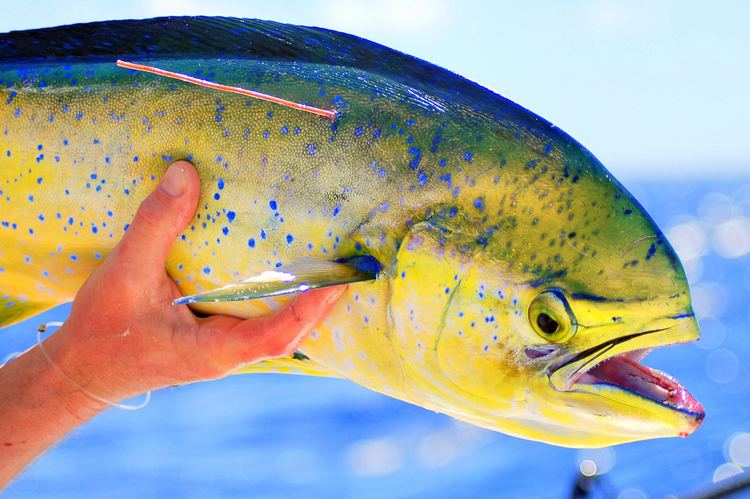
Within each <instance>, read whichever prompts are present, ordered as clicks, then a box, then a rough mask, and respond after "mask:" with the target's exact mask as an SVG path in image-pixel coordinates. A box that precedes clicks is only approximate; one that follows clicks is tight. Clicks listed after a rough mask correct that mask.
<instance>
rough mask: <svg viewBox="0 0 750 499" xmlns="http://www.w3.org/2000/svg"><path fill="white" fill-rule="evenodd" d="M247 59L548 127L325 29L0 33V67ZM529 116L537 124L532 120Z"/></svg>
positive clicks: (172, 22) (215, 26)
mask: <svg viewBox="0 0 750 499" xmlns="http://www.w3.org/2000/svg"><path fill="white" fill-rule="evenodd" d="M191 56H193V57H195V58H204V57H205V58H223V59H228V58H246V59H261V60H266V61H280V62H295V63H314V64H326V65H333V66H340V67H350V68H354V69H359V70H363V71H368V72H371V73H375V74H378V75H381V76H384V77H387V78H390V79H392V80H395V81H399V82H402V83H405V84H406V85H409V86H411V87H412V88H415V89H418V90H422V91H425V92H426V93H427V94H428V95H438V96H440V97H442V98H444V99H446V100H447V101H451V102H460V103H464V104H466V105H469V106H471V107H474V108H475V109H477V110H481V111H483V112H486V113H488V114H489V115H491V116H495V117H496V119H501V120H503V119H507V120H508V121H512V120H513V119H515V121H516V123H517V122H518V120H519V119H524V118H527V121H528V125H529V126H530V127H534V128H536V127H538V126H539V125H540V124H546V122H544V120H541V119H540V118H538V117H537V116H535V115H533V114H531V113H529V112H528V111H526V110H525V109H523V108H522V107H521V106H518V105H517V104H515V103H513V102H511V101H510V100H508V99H505V98H504V97H501V96H499V95H497V94H495V93H494V92H491V91H490V90H487V89H486V88H484V87H482V86H480V85H477V84H476V83H474V82H472V81H470V80H467V79H465V78H463V77H461V76H459V75H457V74H455V73H452V72H450V71H448V70H446V69H443V68H441V67H438V66H436V65H434V64H430V63H429V62H426V61H423V60H421V59H418V58H416V57H412V56H410V55H407V54H404V53H402V52H398V51H396V50H393V49H390V48H388V47H385V46H383V45H380V44H377V43H374V42H371V41H369V40H365V39H362V38H358V37H356V36H353V35H348V34H346V33H340V32H337V31H332V30H328V29H323V28H315V27H305V26H294V25H290V24H282V23H277V22H273V21H261V20H258V19H238V18H230V17H200V16H199V17H160V18H155V19H144V20H127V21H106V22H95V23H86V24H74V25H70V26H61V27H55V28H43V29H33V30H27V31H15V32H10V33H4V34H0V64H3V63H5V62H25V61H45V60H49V61H60V60H65V61H70V62H77V61H78V62H86V61H91V62H102V61H108V62H112V63H113V64H114V62H115V61H116V60H117V59H127V60H134V61H138V62H147V61H149V60H156V59H178V58H189V57H191ZM528 118H532V119H528Z"/></svg>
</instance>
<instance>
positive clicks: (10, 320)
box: [0, 291, 56, 329]
mask: <svg viewBox="0 0 750 499" xmlns="http://www.w3.org/2000/svg"><path fill="white" fill-rule="evenodd" d="M55 305H56V304H55V303H40V302H34V301H31V300H29V299H28V298H27V297H25V296H11V295H7V294H4V293H2V291H0V329H2V328H4V327H8V326H12V325H13V324H16V323H18V322H21V321H23V320H26V319H28V318H29V317H33V316H35V315H38V314H41V313H42V312H44V311H46V310H49V309H50V308H52V307H54V306H55Z"/></svg>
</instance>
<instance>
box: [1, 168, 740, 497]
mask: <svg viewBox="0 0 750 499" xmlns="http://www.w3.org/2000/svg"><path fill="white" fill-rule="evenodd" d="M628 187H629V189H630V190H631V191H632V192H633V193H634V194H635V195H636V197H637V198H638V199H639V200H640V201H641V202H642V203H643V204H644V205H645V206H646V207H647V209H648V210H649V212H650V213H651V214H652V215H653V217H654V218H655V220H656V221H657V223H658V224H659V225H660V226H661V227H662V228H663V229H665V230H666V231H667V232H668V233H669V232H670V231H671V232H672V233H673V234H677V236H678V237H677V239H679V240H680V241H681V242H680V244H679V245H677V244H676V246H678V247H677V249H678V252H681V253H684V254H685V255H687V257H688V258H687V260H686V268H687V269H688V275H689V278H690V279H691V281H692V284H691V286H692V288H693V293H694V296H695V308H696V312H697V315H698V317H699V319H700V320H701V322H702V323H704V329H705V333H704V338H703V339H702V340H701V341H700V342H699V343H697V344H691V345H683V346H679V347H674V348H668V349H664V350H658V351H654V352H653V353H651V354H650V355H649V357H648V358H647V360H646V364H648V365H650V366H654V367H658V368H659V369H662V370H665V371H667V372H669V373H671V374H673V375H675V376H676V377H677V378H678V379H680V380H681V381H682V382H683V383H684V384H685V385H686V386H687V387H688V388H689V389H690V391H691V392H692V393H693V395H694V396H695V397H696V398H697V399H698V400H700V401H701V402H702V404H703V406H704V408H705V411H706V415H707V416H706V420H705V422H704V424H703V426H702V427H701V428H700V429H699V430H698V431H697V432H696V433H695V434H694V435H692V436H690V437H689V438H686V439H680V438H673V439H661V440H653V441H647V442H638V443H633V444H628V445H622V446H617V447H615V448H613V449H606V450H604V451H578V450H574V449H563V448H557V447H552V446H549V445H545V444H541V443H537V442H529V441H524V440H520V439H516V438H512V437H508V436H505V435H502V434H499V433H493V432H490V431H485V430H480V429H477V428H474V427H472V426H469V425H466V424H463V423H457V422H455V421H454V420H452V419H451V418H449V417H447V416H443V415H440V414H435V413H432V412H429V411H426V410H424V409H421V408H418V407H414V406H411V405H408V404H405V403H402V402H399V401H396V400H393V399H390V398H388V397H385V396H382V395H379V394H376V393H374V392H371V391H368V390H366V389H364V388H361V387H359V386H357V385H355V384H352V383H350V382H347V381H343V380H332V379H315V378H306V377H298V376H283V375H251V376H234V377H230V378H228V379H225V380H221V381H216V382H211V383H200V384H195V385H191V386H183V387H178V388H172V389H166V390H162V391H159V392H157V393H154V396H153V400H152V401H151V403H150V405H149V406H148V407H146V408H145V409H143V410H141V411H137V412H127V411H121V410H114V409H113V410H109V411H107V412H105V413H104V414H102V415H100V416H99V417H97V418H96V419H95V420H93V421H92V422H90V423H89V424H87V425H86V426H84V427H82V428H80V429H79V430H77V431H75V432H74V433H73V434H72V435H71V436H70V437H69V438H67V439H66V440H65V441H64V442H63V443H62V444H61V445H59V446H57V447H56V448H54V449H53V450H51V451H49V452H48V453H47V454H45V455H44V456H43V457H42V458H41V459H40V460H38V461H37V462H36V463H35V464H33V465H32V466H31V467H30V468H29V469H28V470H27V471H26V472H25V473H24V474H23V475H22V476H21V477H20V478H19V479H18V480H17V481H16V482H14V483H13V484H12V485H11V486H10V487H9V489H8V490H7V492H6V497H56V498H65V497H141V498H145V497H174V496H178V497H223V496H253V497H292V496H305V497H353V498H371V497H372V498H375V497H560V498H562V497H569V495H570V492H571V490H572V484H573V482H574V481H575V478H576V476H577V474H578V470H579V466H580V463H581V462H582V461H583V460H586V459H590V460H592V461H594V462H596V463H597V464H598V466H599V469H600V470H604V471H607V469H608V468H611V469H609V472H608V473H606V474H605V475H604V478H603V480H602V485H601V487H600V488H599V489H598V491H597V494H596V495H595V497H604V496H609V497H616V496H617V495H618V494H621V497H664V496H666V495H670V494H683V493H687V492H692V491H696V490H699V489H701V488H702V487H706V486H709V485H711V483H712V481H713V479H714V475H715V474H716V475H717V478H718V477H719V476H720V475H722V473H723V472H725V471H726V470H727V469H729V470H732V469H734V470H740V469H741V468H740V467H739V466H737V465H734V466H727V464H726V463H727V462H728V461H731V460H732V458H733V457H735V458H736V457H737V456H738V455H740V456H745V457H747V455H750V449H747V448H742V447H741V446H735V447H734V451H733V452H730V449H729V442H730V441H732V439H733V438H735V437H736V436H737V435H738V434H741V433H745V432H750V403H748V397H750V376H749V374H750V369H749V367H750V364H749V363H748V359H750V330H749V329H750V328H749V327H748V324H749V323H750V320H748V314H750V307H749V306H748V303H749V302H748V293H749V291H750V265H748V264H749V263H750V255H748V254H747V253H748V251H750V229H748V227H750V224H748V223H747V219H746V218H745V217H748V216H750V178H747V179H742V178H740V179H735V180H731V181H729V180H726V181H715V182H712V181H705V180H701V181H667V180H660V181H648V182H639V183H638V182H636V183H633V182H630V183H628ZM686 234H687V235H688V236H689V237H687V236H686ZM745 248H746V249H747V251H745ZM743 251H744V254H743ZM68 310H69V307H68V306H63V307H60V308H58V309H57V310H55V311H52V312H50V313H47V314H44V315H43V316H40V317H38V318H35V319H32V320H31V321H27V322H25V323H24V324H21V325H19V326H16V327H13V328H10V329H8V330H4V331H2V333H1V334H2V335H1V336H0V347H1V348H2V349H1V350H0V352H2V354H3V355H4V354H6V353H8V352H12V351H16V350H22V349H24V348H26V347H27V346H29V345H31V344H32V343H33V341H34V331H35V328H36V326H37V325H38V324H39V323H41V322H45V321H49V320H56V319H61V318H64V316H65V314H66V313H67V311H68ZM4 403H8V401H4ZM740 440H741V439H740ZM740 440H736V442H739V441H740ZM736 442H735V443H736ZM738 449H739V450H738ZM743 452H744V453H746V454H743ZM747 464H749V463H745V465H747ZM717 469H718V470H719V471H717ZM746 473H747V472H746Z"/></svg>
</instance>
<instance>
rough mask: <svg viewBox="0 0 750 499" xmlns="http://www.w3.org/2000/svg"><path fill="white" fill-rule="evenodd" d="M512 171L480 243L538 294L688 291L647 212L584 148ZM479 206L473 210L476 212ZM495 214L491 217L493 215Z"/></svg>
mask: <svg viewBox="0 0 750 499" xmlns="http://www.w3.org/2000/svg"><path fill="white" fill-rule="evenodd" d="M525 159H526V158H521V160H520V161H516V162H515V165H512V168H514V169H515V171H514V175H516V177H515V178H517V179H518V182H516V184H515V185H513V186H510V188H508V186H506V188H502V187H501V188H499V189H497V191H498V192H499V193H500V194H499V195H497V196H495V198H494V199H489V200H485V199H482V200H481V203H483V204H482V205H481V206H479V207H480V208H483V209H485V205H486V206H487V208H489V206H490V203H492V204H494V206H493V208H495V207H496V209H494V210H492V211H491V213H490V215H491V216H485V217H484V218H482V219H480V220H478V221H479V222H480V223H477V224H476V225H475V227H478V228H479V229H478V230H479V235H478V236H477V238H476V244H477V245H478V246H481V247H483V248H484V250H485V251H486V252H488V253H489V254H490V255H491V256H492V258H493V260H495V261H496V262H498V264H499V265H501V266H502V267H503V271H504V272H511V273H512V274H513V275H515V276H518V277H520V278H521V279H522V280H524V281H526V282H527V283H528V284H529V285H531V286H533V287H539V286H543V285H545V284H554V285H557V286H560V287H564V288H570V289H571V290H572V291H573V292H577V293H582V294H588V295H591V296H618V297H623V296H627V297H632V296H635V295H638V296H642V297H645V296H647V295H648V296H657V295H663V294H664V293H669V294H671V293H673V292H675V291H676V290H677V291H678V292H679V291H682V290H684V288H685V284H684V272H683V270H682V267H681V265H680V262H679V260H678V259H677V257H676V255H675V252H674V250H673V249H672V247H671V246H670V244H669V242H668V241H667V240H666V238H665V236H664V234H663V233H662V232H661V230H660V229H659V228H658V226H657V225H656V224H655V223H654V221H653V220H652V218H651V217H650V216H649V215H648V213H647V212H646V211H645V210H644V208H643V207H642V206H641V205H640V204H639V203H638V202H637V201H636V200H635V199H634V198H633V196H632V195H631V194H630V193H629V192H628V191H627V190H626V189H625V188H624V187H623V186H622V185H621V184H620V183H619V182H617V180H615V179H614V178H613V177H612V176H611V175H610V174H609V172H607V171H606V169H605V168H604V167H603V166H602V165H601V164H600V163H599V162H598V161H597V160H596V159H595V158H593V156H591V155H590V154H589V153H588V152H587V151H586V150H585V149H583V148H581V147H580V146H577V145H576V147H569V148H567V150H563V151H560V152H559V153H557V154H555V153H554V152H553V153H552V154H550V155H549V157H548V158H546V159H544V160H543V161H540V162H539V163H536V164H533V167H529V163H528V162H526V161H525ZM477 204H478V203H476V202H475V205H474V206H473V208H474V209H475V210H476V209H477ZM487 211H489V210H487Z"/></svg>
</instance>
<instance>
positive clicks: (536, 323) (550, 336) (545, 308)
mask: <svg viewBox="0 0 750 499" xmlns="http://www.w3.org/2000/svg"><path fill="white" fill-rule="evenodd" d="M529 322H530V323H531V327H532V329H534V332H536V334H538V335H539V336H541V337H542V338H544V339H545V340H547V341H551V342H553V343H560V342H563V341H566V340H568V339H570V338H571V337H572V336H573V335H574V334H575V332H576V330H577V328H578V324H577V322H576V320H575V316H574V315H573V311H572V310H571V309H570V305H568V300H566V299H565V295H564V294H563V292H562V291H560V290H558V289H550V290H547V291H544V292H543V293H540V294H539V295H538V296H537V297H536V298H534V300H532V302H531V305H529Z"/></svg>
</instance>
